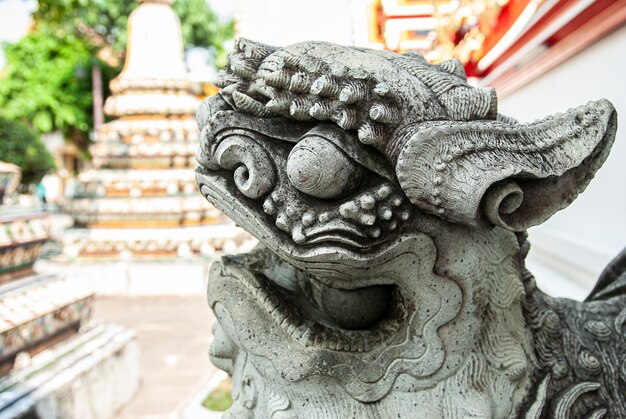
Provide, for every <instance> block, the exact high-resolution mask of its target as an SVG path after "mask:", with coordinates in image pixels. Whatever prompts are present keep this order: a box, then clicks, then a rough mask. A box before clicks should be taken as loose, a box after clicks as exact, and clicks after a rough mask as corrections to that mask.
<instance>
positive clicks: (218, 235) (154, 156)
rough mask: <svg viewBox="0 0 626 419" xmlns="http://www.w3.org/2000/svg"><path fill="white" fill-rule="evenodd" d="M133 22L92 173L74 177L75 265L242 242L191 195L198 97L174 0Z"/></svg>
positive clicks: (148, 3)
mask: <svg viewBox="0 0 626 419" xmlns="http://www.w3.org/2000/svg"><path fill="white" fill-rule="evenodd" d="M140 2H141V5H140V6H139V7H137V8H136V9H135V10H134V11H133V13H132V14H131V15H130V18H129V22H128V45H127V53H126V62H125V64H124V68H123V70H122V72H121V73H120V75H119V76H118V77H117V78H115V79H114V80H113V81H112V82H111V91H112V96H111V97H109V98H108V99H107V101H106V103H105V107H104V109H105V112H106V114H107V115H109V116H111V117H114V118H116V119H115V120H113V121H111V122H108V123H106V124H103V125H102V126H101V127H100V128H99V129H97V131H96V133H95V138H94V139H95V144H94V145H93V146H92V147H91V150H90V151H91V154H92V157H93V169H91V170H88V171H85V172H83V173H81V174H80V176H79V178H78V182H77V183H76V185H75V188H74V189H75V190H74V192H73V199H72V200H71V201H70V204H69V205H68V207H69V208H68V210H69V211H70V213H71V214H72V215H73V217H74V220H75V225H76V226H77V228H75V229H73V230H71V231H70V232H69V233H68V234H67V235H66V240H65V248H66V253H67V254H68V255H70V256H79V257H89V258H92V257H106V258H111V257H113V258H114V257H117V256H120V255H121V256H127V257H133V258H136V257H150V258H154V257H157V258H161V257H166V258H168V257H175V256H185V257H193V256H210V255H212V254H214V253H215V252H218V251H220V250H221V249H222V248H224V247H226V249H227V250H229V251H232V250H235V249H237V248H238V247H239V246H240V245H241V244H242V242H243V241H246V240H249V239H248V237H249V236H246V235H245V234H244V233H243V232H242V231H241V230H239V229H238V228H236V227H235V226H234V225H233V224H232V222H230V221H229V220H227V219H225V218H224V216H223V215H222V214H221V213H220V212H219V211H218V210H217V209H215V208H214V207H212V206H211V205H210V204H208V203H207V202H206V201H205V200H204V199H203V198H202V196H201V195H200V194H199V193H198V192H197V186H196V184H195V181H194V171H193V169H194V167H195V165H196V162H195V156H196V152H197V147H198V137H199V131H198V128H197V125H196V121H195V118H194V115H195V112H196V108H197V107H198V105H199V104H200V99H199V98H198V96H197V95H196V94H195V91H196V90H199V89H194V87H195V86H194V84H193V83H192V82H190V80H189V77H188V73H187V69H186V67H185V62H184V54H183V42H182V35H181V28H180V21H179V19H178V17H177V16H176V14H175V13H174V11H173V10H172V8H171V3H172V1H171V0H144V1H140Z"/></svg>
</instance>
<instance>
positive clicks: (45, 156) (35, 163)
mask: <svg viewBox="0 0 626 419" xmlns="http://www.w3.org/2000/svg"><path fill="white" fill-rule="evenodd" d="M0 161H5V162H8V163H13V164H16V165H18V166H19V167H20V168H21V169H22V183H24V184H30V183H37V182H39V181H40V180H41V178H42V177H43V176H44V175H45V174H46V172H48V171H49V170H51V169H53V168H54V159H53V158H52V155H50V153H49V152H48V150H47V149H46V147H45V146H44V144H43V143H42V142H41V140H40V139H39V137H38V136H37V135H36V134H35V133H34V132H32V131H30V130H28V129H26V128H25V127H24V126H22V125H21V124H19V123H17V122H14V121H10V120H8V119H6V118H2V117H0Z"/></svg>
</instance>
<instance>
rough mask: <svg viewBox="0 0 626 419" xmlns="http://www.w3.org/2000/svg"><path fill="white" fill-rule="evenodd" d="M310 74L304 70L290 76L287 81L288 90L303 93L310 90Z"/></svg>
mask: <svg viewBox="0 0 626 419" xmlns="http://www.w3.org/2000/svg"><path fill="white" fill-rule="evenodd" d="M311 78H312V77H311V75H310V74H309V73H305V72H301V71H300V72H297V73H296V74H294V75H293V76H291V80H290V82H289V90H291V91H292V92H296V93H305V92H308V91H309V90H311V84H312V80H311Z"/></svg>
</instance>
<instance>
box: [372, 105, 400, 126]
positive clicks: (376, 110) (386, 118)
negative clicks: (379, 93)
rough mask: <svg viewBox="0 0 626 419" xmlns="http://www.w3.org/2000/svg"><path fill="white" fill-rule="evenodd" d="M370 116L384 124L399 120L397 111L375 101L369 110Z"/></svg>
mask: <svg viewBox="0 0 626 419" xmlns="http://www.w3.org/2000/svg"><path fill="white" fill-rule="evenodd" d="M369 115H370V118H372V120H373V121H376V122H380V123H383V124H391V123H394V122H396V121H397V117H396V112H394V110H393V109H392V108H391V107H389V106H388V105H385V104H384V103H375V104H373V105H372V107H371V108H370V111H369Z"/></svg>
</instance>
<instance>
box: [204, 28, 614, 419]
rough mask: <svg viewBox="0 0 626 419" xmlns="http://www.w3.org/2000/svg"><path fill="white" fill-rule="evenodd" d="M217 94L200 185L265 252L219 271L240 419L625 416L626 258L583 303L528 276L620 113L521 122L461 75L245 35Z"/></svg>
mask: <svg viewBox="0 0 626 419" xmlns="http://www.w3.org/2000/svg"><path fill="white" fill-rule="evenodd" d="M218 85H219V87H221V91H220V93H219V94H217V95H215V96H212V97H210V98H208V99H207V100H206V101H205V102H204V103H203V104H202V106H201V108H200V110H199V111H198V123H199V125H200V128H201V129H202V135H201V146H200V151H199V157H198V161H199V162H200V167H199V168H198V170H197V181H198V184H199V186H200V190H201V192H202V194H203V195H204V196H205V197H206V198H207V199H208V200H209V201H210V202H212V203H213V204H214V205H215V206H216V207H218V208H220V209H221V210H223V211H224V212H225V213H226V214H227V215H228V216H230V217H231V218H232V219H234V220H235V221H236V222H237V223H238V224H239V225H241V226H242V227H243V228H244V229H246V230H247V231H249V232H250V233H251V234H253V235H254V236H256V237H257V238H258V239H259V241H260V244H259V246H258V247H257V248H256V249H255V250H254V251H252V252H250V253H247V254H242V255H235V256H225V257H223V258H222V259H221V261H220V262H217V263H215V264H214V266H213V268H212V271H211V274H210V280H209V289H208V299H209V303H210V306H211V308H212V309H213V310H214V312H215V314H216V316H217V319H218V322H217V323H216V326H215V329H214V336H215V341H214V343H213V345H212V348H211V357H212V360H213V362H214V363H215V364H216V365H217V366H218V367H220V368H222V369H224V370H226V371H227V372H228V373H229V374H231V375H232V377H233V398H234V404H233V406H232V407H231V409H230V410H229V411H228V412H227V414H226V416H227V417H236V418H239V417H258V418H270V417H271V418H286V417H290V418H291V417H294V418H295V417H307V418H329V417H342V418H344V417H358V418H369V417H371V418H391V417H403V418H405V417H406V418H415V417H423V418H431V417H432V418H439V417H446V418H465V417H494V418H506V417H527V418H539V417H556V418H574V417H593V418H600V417H603V416H606V417H626V407H624V406H625V404H626V382H625V380H626V368H625V367H624V366H625V365H626V359H625V357H626V353H625V352H624V351H623V349H624V348H626V346H625V343H626V341H625V335H624V332H625V326H626V295H625V293H624V287H625V286H626V275H624V273H623V272H624V271H626V269H625V265H626V256H625V255H624V254H622V255H621V257H620V258H618V259H616V261H615V262H614V263H613V265H612V266H611V267H610V268H609V269H608V270H607V271H606V272H605V274H604V275H603V277H602V278H601V280H600V281H599V283H598V286H597V287H596V290H594V292H593V293H592V294H591V296H590V297H589V299H588V301H587V302H575V301H569V300H562V299H555V298H551V297H549V296H547V295H545V294H543V293H542V292H541V291H540V290H539V289H537V288H536V286H535V284H534V280H533V278H532V276H531V275H530V274H529V273H528V271H526V269H525V268H524V258H525V256H526V253H527V250H528V243H527V241H526V234H525V230H526V229H527V228H528V227H531V226H533V225H537V224H540V223H542V222H543V221H545V220H546V219H547V218H548V217H550V216H551V215H552V214H554V213H555V212H556V211H558V210H560V209H562V208H564V207H566V206H567V205H568V204H570V203H571V202H572V201H573V200H574V199H575V198H576V196H577V195H578V193H580V192H581V191H582V190H583V189H584V188H585V187H586V186H587V184H588V183H589V181H590V180H591V178H592V177H593V175H594V173H595V172H596V170H597V169H598V168H599V167H600V166H601V165H602V163H603V162H604V160H605V159H606V157H607V155H608V152H609V149H610V146H611V144H612V142H613V139H614V136H615V130H616V112H615V110H614V108H613V106H612V105H611V104H610V103H609V102H608V101H606V100H599V101H597V102H591V103H589V104H587V105H585V106H581V107H578V108H575V109H571V110H569V111H567V112H565V113H563V114H558V115H554V116H550V117H548V118H545V119H543V120H540V121H537V122H533V123H530V124H520V123H518V122H516V121H515V120H513V119H512V118H509V117H505V116H502V115H499V114H498V112H497V100H496V95H495V92H494V90H492V89H481V88H474V87H471V86H470V85H469V84H468V83H467V81H466V78H465V73H464V71H463V67H462V66H461V64H460V63H459V62H458V61H446V62H443V63H440V64H437V65H430V64H428V63H427V62H426V61H425V60H424V58H423V57H422V56H421V55H419V54H413V53H411V54H403V55H399V54H395V53H391V52H387V51H374V50H368V49H363V48H353V47H343V46H338V45H333V44H329V43H323V42H305V43H300V44H295V45H291V46H288V47H284V48H274V47H270V46H267V45H263V44H260V43H255V42H252V41H249V40H245V39H240V40H239V41H237V43H236V50H235V51H234V52H233V54H231V56H230V59H229V63H228V65H227V67H226V69H225V70H223V71H222V73H221V74H220V79H219V81H218Z"/></svg>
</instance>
